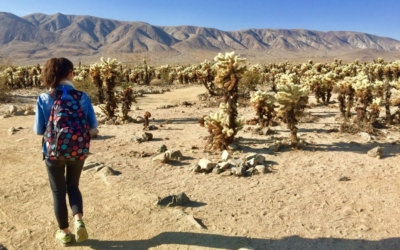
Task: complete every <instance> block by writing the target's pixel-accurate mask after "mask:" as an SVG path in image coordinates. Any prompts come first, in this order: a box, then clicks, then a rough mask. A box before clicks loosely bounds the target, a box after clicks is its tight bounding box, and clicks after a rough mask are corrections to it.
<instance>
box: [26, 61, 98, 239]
mask: <svg viewBox="0 0 400 250" xmlns="http://www.w3.org/2000/svg"><path fill="white" fill-rule="evenodd" d="M73 69H74V65H73V64H72V62H71V61H69V60H68V59H66V58H52V59H50V60H49V61H47V62H46V64H45V66H44V69H43V71H42V80H43V83H44V86H46V87H48V88H50V91H49V92H47V93H42V94H41V95H39V97H38V99H37V104H36V115H35V125H34V131H35V133H36V134H37V135H43V134H44V133H45V132H46V131H47V130H46V128H47V127H48V126H47V125H48V123H49V119H50V120H53V118H50V114H51V113H52V112H51V110H52V106H53V103H54V101H55V98H57V96H54V95H50V92H51V91H52V93H57V91H58V93H60V92H62V93H63V97H62V98H66V99H67V100H71V102H74V100H76V99H74V98H75V97H72V96H71V95H70V94H69V93H72V92H73V93H77V92H79V93H80V97H81V98H80V99H79V103H80V106H81V108H82V109H83V112H84V114H85V115H86V118H87V121H88V123H89V128H90V129H93V128H96V127H97V126H98V123H97V119H96V115H95V113H94V110H93V106H92V103H91V101H90V98H89V96H88V95H87V94H86V93H84V92H80V91H75V88H74V84H73V82H72V80H73V78H74V71H73ZM70 91H71V92H70ZM65 93H68V94H67V95H65ZM46 133H47V132H46ZM89 139H90V138H89ZM55 141H56V140H55ZM48 151H49V147H48V145H46V143H45V142H44V143H43V145H42V153H43V156H44V160H45V165H46V169H47V173H48V176H49V181H50V187H51V190H52V192H53V203H54V212H55V215H56V218H57V222H58V226H59V230H57V232H56V239H57V240H58V241H59V242H60V243H61V244H63V245H68V244H69V243H71V232H70V231H69V228H68V227H69V223H68V208H67V203H66V195H67V193H68V200H69V204H70V207H71V209H72V213H73V216H74V219H75V223H74V229H75V239H76V241H77V242H80V241H84V240H86V239H87V238H88V234H87V231H86V228H85V224H84V223H83V220H82V216H83V202H82V195H81V192H80V190H79V178H80V176H81V173H82V168H83V165H84V163H85V159H84V158H85V157H81V158H77V159H73V160H71V159H64V160H59V159H55V158H54V157H51V155H50V154H49V152H48Z"/></svg>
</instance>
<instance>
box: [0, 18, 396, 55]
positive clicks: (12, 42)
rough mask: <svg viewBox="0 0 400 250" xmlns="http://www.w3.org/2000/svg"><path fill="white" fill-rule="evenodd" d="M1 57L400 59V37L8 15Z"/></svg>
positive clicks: (1, 32)
mask: <svg viewBox="0 0 400 250" xmlns="http://www.w3.org/2000/svg"><path fill="white" fill-rule="evenodd" d="M0 23H1V25H0V58H9V59H11V60H13V61H18V62H26V63H28V62H36V61H44V60H47V59H48V58H50V57H67V58H72V59H74V60H80V61H82V62H89V63H91V62H94V61H98V60H99V59H100V57H106V58H107V57H114V58H117V59H118V60H120V61H122V62H129V61H131V62H133V61H137V60H142V59H147V60H151V61H153V62H154V63H155V62H158V63H190V62H199V61H203V60H205V59H208V60H212V59H213V58H214V56H215V55H217V54H218V53H219V52H221V53H224V52H230V51H235V52H237V53H238V54H240V55H241V56H243V57H246V58H247V59H248V60H249V61H250V60H252V61H254V62H274V61H284V60H294V61H304V60H307V59H315V60H321V61H324V60H325V61H329V60H332V59H333V58H340V59H344V60H355V59H359V60H365V61H366V60H372V59H374V58H377V57H382V58H384V59H386V60H395V59H398V58H399V56H400V41H398V40H395V39H392V38H387V37H379V36H376V35H372V34H367V33H361V32H350V31H329V32H322V31H314V30H306V29H244V30H238V31H222V30H218V29H214V28H205V27H195V26H155V25H151V24H148V23H145V22H127V21H118V20H111V19H105V18H99V17H93V16H82V15H64V14H61V13H57V14H54V15H45V14H41V13H34V14H30V15H27V16H23V17H19V16H16V15H14V14H12V13H8V12H0Z"/></svg>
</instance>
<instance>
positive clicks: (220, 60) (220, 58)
mask: <svg viewBox="0 0 400 250" xmlns="http://www.w3.org/2000/svg"><path fill="white" fill-rule="evenodd" d="M214 60H215V61H216V62H217V63H216V64H215V67H216V70H217V76H216V77H215V83H216V84H217V86H218V87H219V88H221V89H222V91H223V93H224V99H225V100H224V103H226V105H227V107H229V109H228V110H227V114H228V120H229V122H228V128H229V130H232V131H234V133H231V134H230V136H229V137H228V139H227V142H228V144H229V143H232V142H233V139H234V136H235V134H236V131H237V130H236V126H237V124H236V118H237V116H238V113H237V100H238V83H239V79H240V78H241V77H242V75H243V73H244V72H245V71H246V65H245V61H246V59H244V58H240V57H239V56H237V55H235V52H231V53H225V55H223V54H221V53H219V54H218V55H217V56H216V57H215V58H214Z"/></svg>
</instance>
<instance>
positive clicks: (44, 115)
mask: <svg viewBox="0 0 400 250" xmlns="http://www.w3.org/2000/svg"><path fill="white" fill-rule="evenodd" d="M63 88H66V90H67V91H70V90H72V89H74V87H73V86H71V85H68V84H62V83H61V84H59V85H58V87H57V90H62V89H63ZM68 99H71V100H73V97H72V96H70V95H68ZM53 103H54V99H53V97H51V96H50V95H49V94H48V93H42V94H40V95H39V97H38V99H37V102H36V113H35V124H34V125H33V131H34V132H35V133H36V134H37V135H43V134H44V132H45V130H46V126H47V123H48V121H49V117H50V111H51V107H52V106H53ZM80 104H81V106H82V109H83V112H85V114H86V117H87V118H88V121H89V127H90V129H93V128H97V127H98V125H99V124H98V122H97V118H96V114H95V112H94V109H93V106H92V102H91V101H90V98H89V96H88V95H87V94H86V93H83V94H82V98H81V100H80ZM42 152H43V154H45V155H46V147H43V149H42Z"/></svg>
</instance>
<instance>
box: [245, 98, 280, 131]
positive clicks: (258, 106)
mask: <svg viewBox="0 0 400 250" xmlns="http://www.w3.org/2000/svg"><path fill="white" fill-rule="evenodd" d="M275 101H276V99H275V97H274V96H272V95H269V94H267V93H266V92H263V91H261V90H258V91H257V92H255V93H254V94H252V95H251V98H250V103H251V106H253V108H254V109H255V110H256V112H257V116H258V123H259V124H260V127H261V128H263V127H264V126H265V125H267V126H269V125H270V122H271V120H272V118H273V117H274V116H275V115H276V112H275V110H274V108H275ZM264 116H266V119H264Z"/></svg>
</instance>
